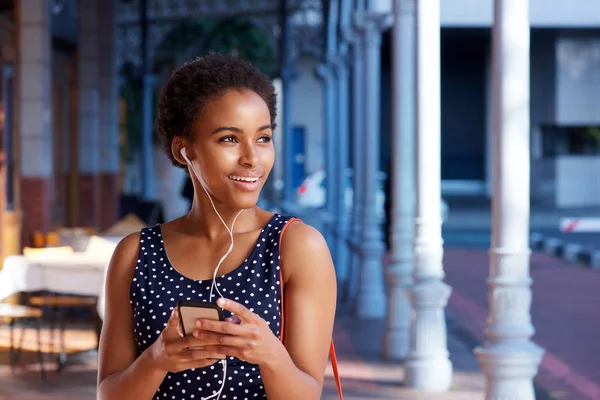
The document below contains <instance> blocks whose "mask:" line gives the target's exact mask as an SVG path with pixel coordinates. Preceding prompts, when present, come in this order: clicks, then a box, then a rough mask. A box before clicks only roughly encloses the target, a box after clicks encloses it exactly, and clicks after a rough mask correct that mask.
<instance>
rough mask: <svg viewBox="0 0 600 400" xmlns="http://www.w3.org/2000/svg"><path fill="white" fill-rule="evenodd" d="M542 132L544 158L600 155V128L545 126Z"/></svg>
mask: <svg viewBox="0 0 600 400" xmlns="http://www.w3.org/2000/svg"><path fill="white" fill-rule="evenodd" d="M541 131H542V146H543V147H542V152H543V153H542V154H543V156H544V157H556V156H560V155H584V154H597V155H600V126H543V127H542V128H541Z"/></svg>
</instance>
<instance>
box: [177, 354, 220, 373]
mask: <svg viewBox="0 0 600 400" xmlns="http://www.w3.org/2000/svg"><path fill="white" fill-rule="evenodd" d="M217 362H219V359H217V358H216V357H215V358H206V359H204V360H193V361H182V362H180V363H178V365H177V369H178V370H179V371H185V370H189V369H196V368H198V369H200V368H205V367H208V366H211V365H214V364H216V363H217Z"/></svg>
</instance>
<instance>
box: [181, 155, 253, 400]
mask: <svg viewBox="0 0 600 400" xmlns="http://www.w3.org/2000/svg"><path fill="white" fill-rule="evenodd" d="M181 154H182V155H183V158H185V160H186V161H187V163H188V165H189V166H190V167H191V168H192V171H193V172H194V174H195V175H196V178H198V181H199V182H200V186H202V189H204V192H205V193H206V195H207V196H208V200H210V204H211V205H212V208H213V210H214V211H215V213H216V214H217V216H218V217H219V219H220V220H221V222H222V223H223V226H224V227H225V229H227V232H228V233H229V237H230V238H231V244H230V245H229V249H228V250H227V252H226V253H225V255H224V256H223V257H221V259H220V260H219V263H218V264H217V267H216V268H215V271H214V273H213V279H212V284H211V285H210V295H209V298H208V301H209V302H211V301H212V297H213V289H215V290H216V291H217V293H218V294H219V296H221V298H224V297H225V296H223V294H222V293H221V291H220V290H219V288H218V286H217V283H216V282H217V281H216V279H217V273H218V271H219V268H220V267H221V264H222V263H223V261H224V260H225V258H227V256H228V255H229V253H231V251H232V250H233V243H234V242H233V227H234V225H235V221H236V220H237V218H238V217H239V216H240V214H241V213H242V211H244V210H240V212H238V213H237V215H236V216H235V218H234V219H233V222H232V223H231V229H230V228H229V227H228V226H227V223H225V221H224V220H223V217H221V214H219V211H217V207H216V206H215V203H214V202H213V199H212V196H211V195H210V193H208V190H207V189H206V187H205V186H204V183H203V182H202V179H201V178H200V175H199V174H198V173H197V172H196V169H195V168H194V165H193V164H192V163H191V162H190V160H189V159H188V158H187V155H186V153H185V149H182V151H181ZM221 365H222V366H223V380H222V382H221V388H220V389H219V391H218V392H216V393H214V394H213V395H211V396H208V397H202V400H210V399H213V398H215V397H216V398H217V399H216V400H219V399H220V398H221V394H222V393H223V389H224V388H225V380H226V378H227V359H225V360H222V361H221Z"/></svg>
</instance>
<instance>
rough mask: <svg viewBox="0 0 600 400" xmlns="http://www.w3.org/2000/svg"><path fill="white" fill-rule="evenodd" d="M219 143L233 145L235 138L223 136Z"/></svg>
mask: <svg viewBox="0 0 600 400" xmlns="http://www.w3.org/2000/svg"><path fill="white" fill-rule="evenodd" d="M219 142H225V143H235V136H225V137H222V138H221V140H219Z"/></svg>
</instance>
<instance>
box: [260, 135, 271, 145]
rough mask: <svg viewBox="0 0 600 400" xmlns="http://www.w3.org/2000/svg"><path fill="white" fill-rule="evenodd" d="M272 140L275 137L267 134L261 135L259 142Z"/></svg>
mask: <svg viewBox="0 0 600 400" xmlns="http://www.w3.org/2000/svg"><path fill="white" fill-rule="evenodd" d="M271 140H273V139H271V136H267V135H265V136H261V137H260V138H259V139H258V142H259V143H269V142H270V141H271Z"/></svg>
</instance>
